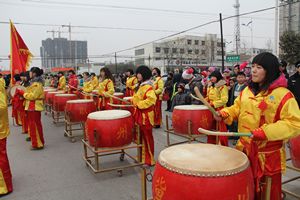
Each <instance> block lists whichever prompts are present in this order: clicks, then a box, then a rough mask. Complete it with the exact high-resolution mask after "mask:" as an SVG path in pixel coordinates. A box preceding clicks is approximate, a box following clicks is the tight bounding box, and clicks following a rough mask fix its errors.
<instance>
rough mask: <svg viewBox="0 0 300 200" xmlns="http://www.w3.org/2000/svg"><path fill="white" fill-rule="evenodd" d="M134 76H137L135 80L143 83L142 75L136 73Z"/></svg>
mask: <svg viewBox="0 0 300 200" xmlns="http://www.w3.org/2000/svg"><path fill="white" fill-rule="evenodd" d="M136 76H137V79H138V81H139V82H142V81H143V77H142V74H140V73H138V74H137V75H136Z"/></svg>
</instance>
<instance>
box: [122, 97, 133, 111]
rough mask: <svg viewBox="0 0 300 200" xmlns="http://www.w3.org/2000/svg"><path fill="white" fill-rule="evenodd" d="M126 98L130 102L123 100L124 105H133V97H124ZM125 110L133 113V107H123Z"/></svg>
mask: <svg viewBox="0 0 300 200" xmlns="http://www.w3.org/2000/svg"><path fill="white" fill-rule="evenodd" d="M123 99H124V100H126V101H127V102H128V103H126V102H122V105H132V103H131V100H132V97H124V98H123ZM122 109H123V110H128V111H129V112H130V113H131V114H132V113H133V110H134V109H133V107H122Z"/></svg>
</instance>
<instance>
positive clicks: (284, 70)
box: [279, 60, 290, 80]
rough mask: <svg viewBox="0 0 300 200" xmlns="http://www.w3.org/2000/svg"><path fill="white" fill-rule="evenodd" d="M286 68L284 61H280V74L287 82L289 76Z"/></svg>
mask: <svg viewBox="0 0 300 200" xmlns="http://www.w3.org/2000/svg"><path fill="white" fill-rule="evenodd" d="M286 67H287V62H286V61H285V60H281V62H280V66H279V69H280V71H281V72H282V73H284V76H285V78H286V79H287V80H288V79H289V76H290V75H289V73H288V72H287V70H286Z"/></svg>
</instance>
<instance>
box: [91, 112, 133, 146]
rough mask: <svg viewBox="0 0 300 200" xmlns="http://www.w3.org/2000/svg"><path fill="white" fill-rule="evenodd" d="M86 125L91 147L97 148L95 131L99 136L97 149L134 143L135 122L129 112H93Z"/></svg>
mask: <svg viewBox="0 0 300 200" xmlns="http://www.w3.org/2000/svg"><path fill="white" fill-rule="evenodd" d="M85 124H86V135H87V138H88V141H89V143H90V145H91V146H95V140H94V131H96V134H97V135H98V141H97V144H96V145H97V147H101V148H104V147H122V146H125V145H128V144H130V143H131V142H132V138H133V137H132V128H133V120H132V117H131V114H130V112H129V111H127V110H103V111H98V112H93V113H91V114H89V115H88V118H87V120H86V123H85Z"/></svg>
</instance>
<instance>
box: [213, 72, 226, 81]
mask: <svg viewBox="0 0 300 200" xmlns="http://www.w3.org/2000/svg"><path fill="white" fill-rule="evenodd" d="M210 77H216V78H217V82H218V81H219V80H221V79H223V76H222V74H221V72H219V71H213V72H212V73H211V74H210Z"/></svg>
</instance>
